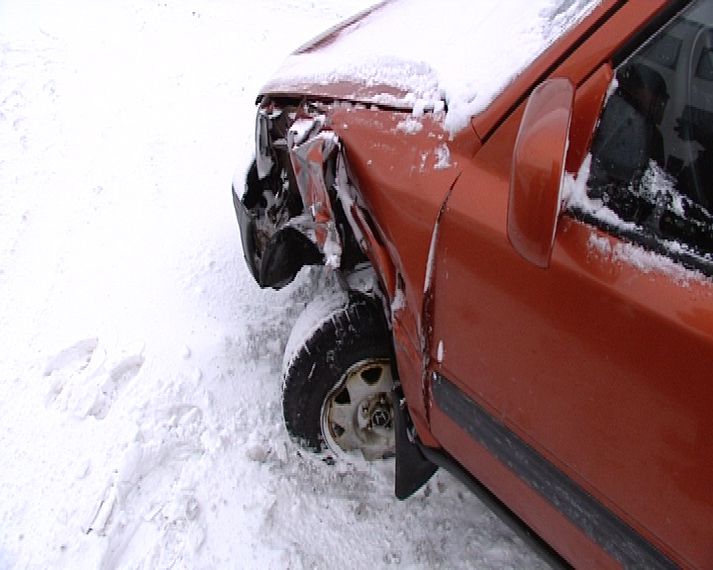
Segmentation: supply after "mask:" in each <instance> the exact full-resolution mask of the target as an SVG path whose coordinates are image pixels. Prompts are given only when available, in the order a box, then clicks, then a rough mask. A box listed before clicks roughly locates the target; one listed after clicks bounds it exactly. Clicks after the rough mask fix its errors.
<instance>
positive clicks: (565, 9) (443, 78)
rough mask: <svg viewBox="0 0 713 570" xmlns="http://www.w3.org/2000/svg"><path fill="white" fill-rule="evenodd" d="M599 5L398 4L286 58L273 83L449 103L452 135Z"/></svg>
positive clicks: (466, 0) (560, 0) (558, 0)
mask: <svg viewBox="0 0 713 570" xmlns="http://www.w3.org/2000/svg"><path fill="white" fill-rule="evenodd" d="M600 1H601V0H528V1H522V0H500V1H499V2H484V1H473V0H443V1H441V2H438V3H435V2H432V0H393V1H391V2H387V3H385V4H384V5H383V6H381V7H379V8H378V9H376V10H375V11H373V12H372V13H371V14H369V15H367V16H366V17H365V18H363V19H361V20H357V21H356V22H355V23H353V24H352V25H350V26H347V27H346V28H345V29H344V30H342V31H341V32H340V33H339V35H338V37H337V39H336V40H335V41H334V42H332V43H328V44H327V45H325V46H323V47H322V48H320V49H318V50H313V51H303V52H300V53H298V54H294V55H292V56H290V57H288V58H287V60H286V61H285V62H284V64H283V65H282V67H281V68H280V69H279V70H278V72H277V74H276V76H275V77H274V82H279V81H284V82H288V83H289V82H292V83H294V82H306V81H311V82H314V83H331V82H354V83H359V84H366V85H389V86H393V87H397V88H398V89H400V90H402V91H404V92H405V93H406V94H407V95H406V96H405V97H404V100H405V102H406V103H410V105H409V106H414V103H415V102H418V101H421V102H424V101H425V104H426V106H433V105H436V104H437V102H438V101H440V100H441V99H445V100H446V102H447V104H448V113H447V115H446V118H445V127H446V128H447V129H448V130H449V131H450V132H451V133H454V132H456V131H458V130H460V129H462V128H463V127H465V126H466V125H467V124H468V121H469V119H470V117H472V116H473V115H475V114H477V113H478V112H480V111H482V110H483V109H484V108H485V107H486V106H487V105H488V104H489V103H490V102H491V101H492V100H493V99H494V98H495V97H496V96H497V95H498V94H499V93H500V92H501V91H502V90H503V89H504V88H505V87H506V86H507V85H508V84H509V83H510V82H511V81H512V80H513V79H514V78H515V77H516V76H517V75H518V74H519V73H520V72H521V71H522V70H523V69H524V68H525V67H527V66H528V65H529V64H530V63H531V62H532V61H534V60H535V59H536V58H537V57H538V56H539V55H540V54H541V53H542V52H543V51H544V50H545V49H546V48H547V47H548V46H550V45H551V44H552V43H553V42H554V41H555V40H556V39H557V38H558V37H559V36H561V35H562V34H563V33H564V32H566V31H567V30H569V29H570V28H571V27H572V26H574V25H575V24H576V23H578V22H579V21H581V20H582V19H583V18H584V17H585V16H586V15H587V14H589V13H590V12H591V10H592V9H594V7H595V6H596V5H597V4H599V2H600Z"/></svg>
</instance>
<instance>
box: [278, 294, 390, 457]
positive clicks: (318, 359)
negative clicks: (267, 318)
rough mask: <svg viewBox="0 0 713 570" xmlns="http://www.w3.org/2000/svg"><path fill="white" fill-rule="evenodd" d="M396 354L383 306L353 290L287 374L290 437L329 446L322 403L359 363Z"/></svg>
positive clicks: (306, 443) (312, 448)
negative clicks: (322, 424)
mask: <svg viewBox="0 0 713 570" xmlns="http://www.w3.org/2000/svg"><path fill="white" fill-rule="evenodd" d="M370 358H379V359H389V360H391V362H393V358H392V345H391V335H390V332H389V329H388V327H387V326H386V322H385V319H384V315H383V309H382V307H381V305H380V304H379V303H378V302H377V301H375V300H374V299H371V298H370V297H367V296H365V295H362V294H357V293H351V294H350V299H349V303H348V304H347V305H346V306H344V307H342V308H341V309H338V310H337V311H335V312H334V313H332V315H331V317H330V318H328V319H327V320H325V321H324V322H323V323H322V325H321V327H319V328H318V329H317V330H316V331H315V332H314V334H312V336H311V337H310V338H309V339H308V340H307V341H306V342H305V343H304V344H303V345H302V346H301V347H300V348H299V349H298V350H297V352H296V353H295V356H294V357H293V358H292V360H291V362H290V363H289V365H288V368H287V370H285V372H284V374H283V392H282V410H283V415H284V419H285V426H286V427H287V432H288V433H289V434H290V436H291V437H292V438H293V439H294V440H295V441H297V442H298V443H299V444H300V445H302V446H303V447H305V448H307V449H309V450H310V451H314V452H321V451H324V450H326V449H327V444H326V442H325V438H324V436H323V434H322V426H321V423H322V422H321V414H322V405H323V404H324V401H325V399H326V398H327V395H328V394H329V392H330V391H331V390H332V388H334V386H335V385H336V384H337V383H338V382H339V381H340V379H341V378H342V376H343V375H344V374H345V373H346V372H347V371H348V370H349V369H350V368H351V367H352V366H354V365H355V364H356V363H358V362H361V361H363V360H366V359H370Z"/></svg>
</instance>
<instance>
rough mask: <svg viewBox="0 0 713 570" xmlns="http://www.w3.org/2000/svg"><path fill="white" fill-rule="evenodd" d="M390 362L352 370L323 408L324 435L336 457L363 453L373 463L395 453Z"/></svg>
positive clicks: (380, 361) (360, 364)
mask: <svg viewBox="0 0 713 570" xmlns="http://www.w3.org/2000/svg"><path fill="white" fill-rule="evenodd" d="M393 385H394V380H393V375H392V373H391V362H390V361H389V359H386V358H378V359H376V358H371V359H366V360H362V361H360V362H357V363H356V364H355V365H354V366H352V367H351V368H349V370H347V371H346V372H345V373H344V374H343V375H342V377H341V378H340V379H339V382H337V384H336V385H335V386H334V388H332V390H330V392H329V393H328V394H327V397H326V398H325V400H324V404H323V405H322V413H321V427H322V435H323V436H324V439H325V441H326V443H327V446H328V447H329V449H330V450H331V451H332V452H334V453H335V454H337V455H341V454H352V453H354V452H361V454H362V455H363V457H364V459H366V460H367V461H374V460H376V459H382V458H384V457H389V456H391V455H393V454H394V448H395V442H396V439H395V432H394V413H393V401H392V396H391V390H392V388H393Z"/></svg>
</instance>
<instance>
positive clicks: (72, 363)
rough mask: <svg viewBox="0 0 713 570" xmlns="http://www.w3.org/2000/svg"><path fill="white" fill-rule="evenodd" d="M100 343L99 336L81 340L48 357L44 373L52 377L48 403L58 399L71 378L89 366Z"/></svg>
mask: <svg viewBox="0 0 713 570" xmlns="http://www.w3.org/2000/svg"><path fill="white" fill-rule="evenodd" d="M98 344H99V339H97V338H87V339H84V340H80V341H79V342H77V343H75V344H73V345H72V346H70V347H68V348H65V349H64V350H61V351H60V352H58V353H57V354H55V355H54V356H52V357H50V358H49V359H47V363H46V364H45V368H44V371H43V375H44V376H46V377H49V378H51V379H52V383H51V385H50V389H49V392H48V393H47V404H51V403H52V402H54V401H55V400H56V399H57V397H58V396H59V395H60V394H61V393H62V391H63V390H64V388H65V385H66V384H67V381H68V380H69V379H70V378H72V377H73V376H75V375H77V374H80V373H81V372H82V371H83V370H85V369H86V368H87V367H88V366H89V363H90V362H91V360H92V357H93V356H94V353H95V351H96V349H97V345H98Z"/></svg>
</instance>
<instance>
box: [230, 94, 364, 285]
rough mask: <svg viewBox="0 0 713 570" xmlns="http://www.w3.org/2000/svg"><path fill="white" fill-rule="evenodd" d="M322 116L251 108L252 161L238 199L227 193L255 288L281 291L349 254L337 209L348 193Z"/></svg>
mask: <svg viewBox="0 0 713 570" xmlns="http://www.w3.org/2000/svg"><path fill="white" fill-rule="evenodd" d="M325 111H326V110H325V109H324V108H320V107H318V106H316V105H310V104H307V103H300V104H292V105H289V104H288V105H284V106H278V105H276V104H275V103H273V102H263V103H262V104H261V106H260V108H259V109H258V115H257V121H256V129H255V134H256V137H255V138H256V156H255V161H254V163H253V164H252V166H251V168H250V170H249V172H248V174H247V176H246V181H245V189H244V191H243V193H242V194H241V195H239V194H238V192H237V188H235V187H233V203H234V206H235V212H236V215H237V218H238V224H239V226H240V234H241V239H242V244H243V252H244V254H245V260H246V262H247V265H248V267H249V268H250V270H251V272H252V274H253V276H254V277H255V280H256V281H257V282H258V284H259V285H260V286H262V287H273V288H280V287H283V286H284V285H286V284H287V283H289V282H290V281H292V279H294V277H295V275H296V274H297V272H298V271H299V269H300V268H301V267H302V266H304V265H315V264H326V265H327V266H329V267H332V268H334V269H337V268H340V267H343V265H344V261H345V255H344V254H345V247H346V248H348V249H350V250H353V249H354V248H353V247H351V245H352V244H350V243H345V236H351V232H347V231H344V229H345V228H344V225H345V224H346V223H348V222H347V218H346V216H347V215H348V213H347V214H346V215H345V212H344V209H343V207H342V204H341V203H340V199H342V200H343V199H345V198H346V199H351V197H352V196H353V195H354V192H353V188H351V187H349V181H348V177H347V175H346V163H345V160H344V156H343V151H342V148H341V143H340V140H339V138H338V137H337V135H336V134H335V133H334V132H333V131H332V130H330V129H329V126H328V120H327V114H326V112H325ZM352 241H353V240H352ZM352 253H353V252H352ZM347 257H349V258H350V259H351V257H353V255H349V256H347Z"/></svg>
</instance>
